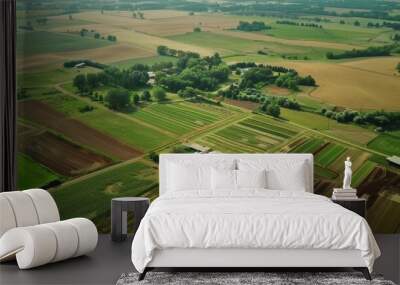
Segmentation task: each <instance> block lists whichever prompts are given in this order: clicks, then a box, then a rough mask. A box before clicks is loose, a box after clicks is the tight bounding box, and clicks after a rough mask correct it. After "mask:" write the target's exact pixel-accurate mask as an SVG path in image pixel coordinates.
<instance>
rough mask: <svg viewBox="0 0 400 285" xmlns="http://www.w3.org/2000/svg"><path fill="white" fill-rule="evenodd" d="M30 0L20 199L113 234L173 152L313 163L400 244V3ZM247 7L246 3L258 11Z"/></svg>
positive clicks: (22, 9) (21, 51) (324, 180)
mask: <svg viewBox="0 0 400 285" xmlns="http://www.w3.org/2000/svg"><path fill="white" fill-rule="evenodd" d="M242 2H243V1H234V0H227V1H184V0H170V1H161V0H155V1H154V0H153V1H125V0H124V1H123V0H115V1H114V0H91V1H85V2H82V1H74V0H69V1H60V0H57V1H56V0H36V1H33V0H31V1H28V0H17V9H18V12H17V13H18V15H17V16H18V18H17V21H18V30H17V77H18V150H19V153H18V187H19V189H26V188H32V187H42V188H45V189H48V191H50V193H51V194H52V195H53V196H54V197H55V199H56V200H57V203H58V205H59V207H60V212H61V214H62V216H63V217H64V218H68V217H75V216H83V217H88V218H90V219H92V220H93V221H95V223H96V224H97V226H98V228H99V230H100V231H102V232H108V231H109V230H110V199H111V198H113V197H117V196H147V197H150V198H151V199H153V198H155V197H157V195H158V169H157V167H158V154H159V153H165V152H176V153H183V152H199V151H200V152H210V151H217V152H227V153H238V152H250V153H256V152H257V153H260V152H261V153H262V152H285V153H296V152H298V153H303V152H307V153H313V154H314V158H315V171H314V173H315V181H314V184H315V187H314V188H315V192H316V193H318V194H322V195H327V196H330V195H331V192H332V189H333V187H338V186H340V185H341V180H342V178H343V176H342V175H343V161H344V160H345V158H346V157H348V156H350V157H351V158H352V161H353V186H354V187H356V188H357V189H358V195H359V196H363V197H367V198H368V205H367V206H368V221H369V223H370V225H371V227H372V229H373V231H375V232H379V233H396V232H397V233H399V232H400V219H399V217H400V166H399V164H400V159H399V158H398V157H399V156H400V3H399V2H394V1H383V0H382V1H378V0H373V1H355V0H354V1H352V0H347V1H336V0H332V1H328V0H314V1H305V0H288V1H275V2H265V3H259V2H253V1H249V2H248V3H242ZM244 2H246V1H244Z"/></svg>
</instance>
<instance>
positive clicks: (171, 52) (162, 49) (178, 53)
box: [157, 46, 200, 57]
mask: <svg viewBox="0 0 400 285" xmlns="http://www.w3.org/2000/svg"><path fill="white" fill-rule="evenodd" d="M157 53H158V54H159V55H164V56H173V57H183V56H185V55H189V56H191V57H200V55H199V54H198V53H194V52H188V51H183V50H177V49H173V48H169V47H167V46H158V47H157Z"/></svg>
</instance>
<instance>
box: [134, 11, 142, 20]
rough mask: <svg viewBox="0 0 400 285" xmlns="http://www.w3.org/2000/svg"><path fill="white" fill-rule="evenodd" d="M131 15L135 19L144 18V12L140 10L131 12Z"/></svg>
mask: <svg viewBox="0 0 400 285" xmlns="http://www.w3.org/2000/svg"><path fill="white" fill-rule="evenodd" d="M132 17H133V18H135V19H144V14H143V13H142V12H140V11H134V12H132Z"/></svg>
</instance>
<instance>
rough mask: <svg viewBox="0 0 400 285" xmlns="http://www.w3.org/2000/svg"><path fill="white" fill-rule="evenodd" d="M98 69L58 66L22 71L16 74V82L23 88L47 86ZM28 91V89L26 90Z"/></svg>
mask: <svg viewBox="0 0 400 285" xmlns="http://www.w3.org/2000/svg"><path fill="white" fill-rule="evenodd" d="M98 71H99V70H98V69H96V68H92V67H85V68H80V69H79V70H78V69H75V68H69V69H66V68H62V67H61V66H60V67H59V68H56V69H53V70H48V71H39V72H38V71H35V72H24V73H18V74H17V81H18V84H20V85H21V86H23V87H24V88H48V86H49V85H50V84H57V83H61V82H68V81H72V80H73V79H74V77H75V76H76V75H77V74H86V73H94V72H98ZM28 92H29V91H28Z"/></svg>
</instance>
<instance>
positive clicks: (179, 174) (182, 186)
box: [168, 163, 211, 191]
mask: <svg viewBox="0 0 400 285" xmlns="http://www.w3.org/2000/svg"><path fill="white" fill-rule="evenodd" d="M168 172H169V177H168V181H169V189H170V190H171V191H185V190H186V191H189V190H204V189H210V188H211V185H210V179H209V177H210V175H211V173H210V172H211V168H210V167H207V166H205V167H201V166H193V165H192V166H190V167H187V166H185V165H182V164H176V163H171V164H170V165H169V170H168Z"/></svg>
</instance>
